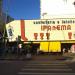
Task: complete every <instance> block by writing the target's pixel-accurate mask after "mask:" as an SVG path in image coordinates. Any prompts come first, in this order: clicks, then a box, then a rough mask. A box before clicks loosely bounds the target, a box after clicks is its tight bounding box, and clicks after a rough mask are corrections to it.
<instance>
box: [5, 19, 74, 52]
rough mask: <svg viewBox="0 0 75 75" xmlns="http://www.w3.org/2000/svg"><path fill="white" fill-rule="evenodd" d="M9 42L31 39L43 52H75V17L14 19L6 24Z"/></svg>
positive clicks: (28, 40)
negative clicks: (19, 37)
mask: <svg viewBox="0 0 75 75" xmlns="http://www.w3.org/2000/svg"><path fill="white" fill-rule="evenodd" d="M6 30H7V35H8V40H9V42H14V41H17V38H18V36H21V41H24V42H25V43H27V42H30V41H32V42H33V44H34V46H35V44H36V45H37V47H39V50H40V51H43V52H63V49H64V48H65V50H66V52H68V51H69V50H70V51H71V52H73V53H74V52H75V18H53V19H52V18H51V19H39V20H15V21H12V22H10V23H8V24H6Z"/></svg>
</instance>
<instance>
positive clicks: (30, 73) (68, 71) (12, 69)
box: [0, 56, 75, 75]
mask: <svg viewBox="0 0 75 75" xmlns="http://www.w3.org/2000/svg"><path fill="white" fill-rule="evenodd" d="M55 57H56V56H54V57H53V59H52V56H51V59H50V58H49V57H46V56H35V57H33V59H31V60H24V61H23V60H11V61H10V60H0V75H75V63H69V62H65V60H55V59H54V58H55ZM56 58H57V57H56Z"/></svg>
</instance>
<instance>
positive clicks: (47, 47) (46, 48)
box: [40, 41, 61, 52]
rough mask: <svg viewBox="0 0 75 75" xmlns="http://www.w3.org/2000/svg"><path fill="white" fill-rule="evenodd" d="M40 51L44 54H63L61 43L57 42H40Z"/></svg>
mask: <svg viewBox="0 0 75 75" xmlns="http://www.w3.org/2000/svg"><path fill="white" fill-rule="evenodd" d="M40 50H42V51H43V52H61V43H60V42H59V41H56V42H54V41H53V42H40Z"/></svg>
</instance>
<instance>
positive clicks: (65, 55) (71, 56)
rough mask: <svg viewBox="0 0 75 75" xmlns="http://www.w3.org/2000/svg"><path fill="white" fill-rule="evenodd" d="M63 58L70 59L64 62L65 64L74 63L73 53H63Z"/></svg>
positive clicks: (74, 54)
mask: <svg viewBox="0 0 75 75" xmlns="http://www.w3.org/2000/svg"><path fill="white" fill-rule="evenodd" d="M63 56H64V57H68V58H70V59H68V60H66V61H67V62H70V63H73V62H75V53H64V54H63Z"/></svg>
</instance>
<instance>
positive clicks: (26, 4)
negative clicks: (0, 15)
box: [3, 0, 40, 20]
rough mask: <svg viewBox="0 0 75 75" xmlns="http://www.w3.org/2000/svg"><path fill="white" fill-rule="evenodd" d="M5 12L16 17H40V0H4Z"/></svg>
mask: <svg viewBox="0 0 75 75" xmlns="http://www.w3.org/2000/svg"><path fill="white" fill-rule="evenodd" d="M3 12H7V14H9V15H10V16H11V17H13V18H14V19H17V20H18V19H39V18H40V0H3Z"/></svg>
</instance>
